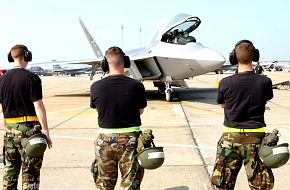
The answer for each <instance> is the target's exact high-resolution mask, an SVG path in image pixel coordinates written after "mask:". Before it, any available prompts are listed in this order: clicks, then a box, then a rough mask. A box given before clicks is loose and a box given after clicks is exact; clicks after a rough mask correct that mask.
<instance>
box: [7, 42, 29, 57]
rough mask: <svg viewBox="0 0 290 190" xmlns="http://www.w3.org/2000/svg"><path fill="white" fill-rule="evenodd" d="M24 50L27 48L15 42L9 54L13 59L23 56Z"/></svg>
mask: <svg viewBox="0 0 290 190" xmlns="http://www.w3.org/2000/svg"><path fill="white" fill-rule="evenodd" d="M24 50H28V49H27V47H26V46H25V45H22V44H17V45H15V46H13V47H12V48H11V56H12V58H13V59H15V58H21V57H24Z"/></svg>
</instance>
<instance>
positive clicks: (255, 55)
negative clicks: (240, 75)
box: [253, 48, 260, 62]
mask: <svg viewBox="0 0 290 190" xmlns="http://www.w3.org/2000/svg"><path fill="white" fill-rule="evenodd" d="M259 59H260V52H259V50H258V49H256V48H255V49H254V57H253V61H254V62H258V61H259Z"/></svg>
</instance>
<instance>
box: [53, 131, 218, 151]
mask: <svg viewBox="0 0 290 190" xmlns="http://www.w3.org/2000/svg"><path fill="white" fill-rule="evenodd" d="M50 136H51V137H53V138H59V139H76V140H88V141H94V140H95V139H94V138H90V137H75V136H64V135H50ZM155 144H158V146H163V147H181V148H194V149H213V150H215V149H216V147H210V146H195V145H191V144H169V143H158V142H155Z"/></svg>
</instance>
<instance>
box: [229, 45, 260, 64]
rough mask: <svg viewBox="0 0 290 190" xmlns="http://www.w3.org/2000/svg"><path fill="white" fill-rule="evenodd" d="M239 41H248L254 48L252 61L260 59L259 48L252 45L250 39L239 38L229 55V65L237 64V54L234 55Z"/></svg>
mask: <svg viewBox="0 0 290 190" xmlns="http://www.w3.org/2000/svg"><path fill="white" fill-rule="evenodd" d="M241 43H249V44H251V45H252V46H253V48H254V52H253V55H254V56H253V61H254V62H258V61H259V59H260V53H259V50H258V49H256V48H255V46H254V45H253V43H252V42H251V41H250V40H240V41H238V42H237V43H236V45H235V48H234V49H233V50H232V52H231V53H230V55H229V61H230V63H231V65H237V64H238V59H237V55H236V51H235V49H236V47H237V46H238V45H240V44H241Z"/></svg>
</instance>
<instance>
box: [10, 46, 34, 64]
mask: <svg viewBox="0 0 290 190" xmlns="http://www.w3.org/2000/svg"><path fill="white" fill-rule="evenodd" d="M7 57H8V61H9V62H10V63H11V62H14V59H13V57H12V55H11V51H9V53H8V56H7ZM23 57H24V61H26V62H30V61H32V53H31V51H29V50H28V49H27V47H26V46H24V49H23Z"/></svg>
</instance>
